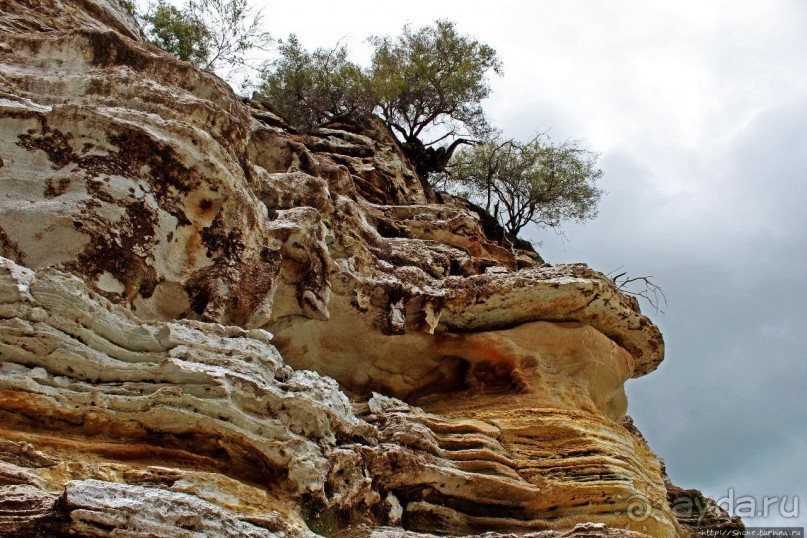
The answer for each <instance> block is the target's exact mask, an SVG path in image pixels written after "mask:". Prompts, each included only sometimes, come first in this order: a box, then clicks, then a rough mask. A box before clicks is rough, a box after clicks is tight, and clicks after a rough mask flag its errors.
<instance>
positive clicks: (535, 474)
mask: <svg viewBox="0 0 807 538" xmlns="http://www.w3.org/2000/svg"><path fill="white" fill-rule="evenodd" d="M0 9H1V10H2V13H0V32H2V35H0V133H2V136H0V185H1V186H2V187H1V188H0V256H2V258H0V416H2V421H0V532H2V533H3V534H4V535H19V536H28V535H51V534H59V533H66V532H71V533H75V534H78V535H87V536H112V535H115V536H199V535H205V536H311V535H314V534H320V535H324V536H337V535H342V536H402V537H403V536H427V535H428V534H425V533H433V532H438V533H452V534H460V535H469V534H478V533H484V532H499V533H515V534H528V535H530V536H546V537H551V536H603V537H605V536H637V537H638V536H652V537H674V536H687V535H689V533H690V531H691V530H692V529H693V528H696V527H697V526H698V525H699V524H700V520H699V519H698V518H693V517H692V514H690V515H689V516H690V517H689V518H688V519H687V518H683V517H681V518H680V522H679V516H680V515H679V514H676V513H675V512H674V510H673V507H674V505H673V498H672V494H670V493H669V491H673V490H672V489H671V488H674V486H671V485H669V484H668V483H666V482H665V477H666V475H665V474H664V471H663V465H662V464H661V462H660V461H659V459H658V458H657V457H656V456H655V455H654V454H653V453H652V451H651V450H650V449H649V448H648V446H647V444H646V443H645V442H644V440H643V439H642V438H641V435H640V434H638V432H636V431H635V429H634V428H633V427H632V424H631V423H630V422H629V421H628V422H624V421H625V420H626V417H625V413H626V409H627V400H626V397H625V393H624V389H623V386H624V383H625V382H626V380H628V379H630V378H632V377H637V376H641V375H645V374H648V373H650V372H652V371H653V370H654V369H655V368H656V367H657V366H658V364H659V363H660V362H661V360H662V358H663V352H664V349H663V341H662V338H661V335H660V333H659V331H658V329H657V328H656V327H655V326H654V325H653V324H652V323H651V322H650V321H649V320H648V319H647V318H646V317H645V316H644V315H642V314H641V312H640V311H639V308H638V305H637V304H636V302H635V300H633V299H632V298H630V297H627V296H625V295H623V294H622V293H620V291H619V290H618V289H616V287H615V286H614V285H613V283H612V282H611V281H610V280H609V279H608V278H607V277H605V276H604V275H602V274H601V273H598V272H596V271H594V270H591V269H589V268H588V267H586V266H585V265H549V264H545V263H543V261H542V260H541V259H540V258H539V257H538V256H537V255H535V254H534V253H530V252H526V251H519V250H508V249H505V248H502V247H501V246H500V245H499V244H497V243H496V242H495V241H492V240H491V239H489V238H488V237H486V235H485V233H484V231H483V228H482V223H481V221H480V218H479V215H477V214H476V213H475V212H474V211H472V210H470V209H469V208H468V207H467V206H466V205H463V204H461V203H456V202H452V201H450V200H448V199H446V200H443V203H437V200H436V199H435V197H434V194H433V193H431V192H430V191H429V190H428V188H426V189H424V187H423V185H422V184H421V181H420V179H419V178H418V176H417V174H416V173H415V172H414V171H413V170H412V168H411V166H410V165H409V164H408V163H407V161H406V159H405V158H404V156H403V154H402V153H401V151H400V148H399V146H398V144H397V143H396V141H395V139H394V137H393V136H392V134H391V133H390V132H389V131H388V130H387V129H386V127H385V126H384V125H383V123H381V122H380V121H377V120H375V119H368V120H362V121H358V122H355V123H350V124H334V125H330V126H328V127H327V128H320V129H317V130H314V131H312V132H306V133H303V132H298V131H296V130H295V129H294V128H293V127H291V126H288V125H286V124H285V122H284V121H283V120H282V119H281V118H279V117H277V116H276V115H275V114H273V113H272V107H271V104H268V103H263V102H260V101H249V102H245V101H243V100H242V99H240V98H238V97H237V96H236V95H235V94H234V93H233V92H232V91H231V90H230V88H229V87H228V86H227V85H226V84H225V83H223V82H222V81H221V80H220V79H218V78H217V77H215V76H213V75H211V74H208V73H204V72H201V71H198V70H197V69H195V68H193V67H192V66H191V65H189V64H187V63H184V62H180V61H178V60H176V59H174V58H172V57H171V56H169V55H168V54H166V53H164V52H162V51H160V50H158V49H156V48H154V47H153V46H151V45H149V44H146V43H144V42H143V40H142V38H141V36H140V33H139V30H138V28H137V25H136V23H135V22H134V21H133V20H132V19H131V17H130V16H129V15H128V14H127V12H126V10H125V9H124V8H122V7H121V6H120V5H118V3H117V2H116V1H115V0H73V1H67V0H42V1H41V2H39V5H37V6H36V7H35V9H31V7H30V6H29V5H28V3H27V2H26V1H24V0H4V2H3V3H2V5H0ZM681 491H684V490H681ZM712 516H713V517H712ZM710 517H712V519H710V520H709V525H731V524H738V523H731V522H730V521H729V520H727V519H726V517H725V514H722V513H720V512H719V510H717V511H715V510H713V511H712V512H710ZM721 518H722V519H721ZM727 522H728V523H727Z"/></svg>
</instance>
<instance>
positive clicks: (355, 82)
mask: <svg viewBox="0 0 807 538" xmlns="http://www.w3.org/2000/svg"><path fill="white" fill-rule="evenodd" d="M279 52H280V57H279V58H278V59H277V60H275V61H274V62H273V63H272V64H271V66H270V68H268V69H266V70H265V71H264V73H263V85H262V86H261V88H260V91H261V92H262V93H264V94H265V95H267V96H268V97H269V98H270V100H271V101H272V104H273V105H274V106H275V107H276V108H277V110H278V111H279V112H280V113H281V114H282V115H283V117H284V118H285V119H286V120H288V121H289V122H291V123H292V124H294V125H298V126H300V127H312V126H314V125H317V124H320V123H323V122H327V121H332V120H334V119H336V118H338V117H340V116H346V115H363V114H369V113H370V112H372V109H373V102H372V100H371V99H370V96H369V94H368V92H367V79H366V77H365V75H364V73H363V72H362V70H361V68H360V67H359V66H358V65H356V64H354V63H352V62H350V61H348V59H347V54H348V51H347V47H345V46H344V45H339V46H337V47H336V48H333V49H324V48H319V49H317V50H315V51H314V52H308V51H306V50H305V49H304V48H303V47H302V46H301V45H300V42H299V41H298V40H297V37H296V36H294V35H291V36H289V38H288V40H286V41H281V42H280V46H279Z"/></svg>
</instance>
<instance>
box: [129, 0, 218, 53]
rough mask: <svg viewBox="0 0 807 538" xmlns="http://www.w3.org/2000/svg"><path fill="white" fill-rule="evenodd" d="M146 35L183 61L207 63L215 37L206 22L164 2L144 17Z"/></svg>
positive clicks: (186, 10)
mask: <svg viewBox="0 0 807 538" xmlns="http://www.w3.org/2000/svg"><path fill="white" fill-rule="evenodd" d="M143 20H144V21H145V22H146V23H147V25H146V27H145V30H146V34H147V36H148V38H149V40H151V42H152V43H154V44H155V45H157V46H158V47H160V48H161V49H163V50H165V51H168V52H170V53H171V54H173V55H174V56H176V57H177V58H179V59H180V60H185V61H186V62H192V63H194V64H196V65H204V64H207V59H208V58H209V56H210V47H211V39H212V36H211V34H210V31H209V30H208V29H207V27H206V26H205V23H204V21H203V20H202V19H200V18H199V17H198V16H196V15H195V14H194V12H193V11H192V10H190V9H188V8H187V7H186V8H185V9H183V10H179V9H177V8H176V7H174V6H173V5H171V4H169V3H168V2H166V1H165V0H160V1H159V2H158V3H157V5H156V6H155V7H154V8H153V9H152V10H151V11H149V12H148V13H145V14H144V15H143Z"/></svg>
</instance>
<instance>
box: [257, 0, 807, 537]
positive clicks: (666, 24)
mask: <svg viewBox="0 0 807 538" xmlns="http://www.w3.org/2000/svg"><path fill="white" fill-rule="evenodd" d="M264 1H265V0H264ZM649 4H650V2H646V1H638V0H637V1H627V0H618V1H613V0H609V1H607V2H606V1H601V2H593V1H582V0H572V1H569V0H564V1H561V0H557V1H555V2H547V1H529V2H528V1H509V2H508V1H503V2H498V3H493V2H489V1H487V2H473V1H467V0H466V1H440V2H436V1H434V0H431V1H420V0H406V1H403V2H378V1H373V2H370V1H357V2H339V3H333V2H328V1H319V0H308V1H306V2H305V3H304V4H299V3H298V4H292V3H289V2H285V3H280V2H266V3H265V5H266V9H265V14H266V22H267V26H268V30H269V31H270V32H272V34H273V35H274V36H275V37H283V36H285V35H287V34H289V33H292V32H293V33H296V34H297V35H298V37H299V38H300V40H301V42H302V43H303V44H304V45H306V46H307V47H309V48H314V47H317V46H333V45H334V44H335V43H337V41H340V40H341V41H342V42H343V43H345V44H347V45H348V46H349V47H350V48H351V50H353V51H354V52H355V57H356V58H357V59H359V60H361V59H363V58H366V55H367V47H366V44H365V43H364V41H363V40H364V38H365V37H366V36H368V35H370V34H376V35H385V34H392V35H394V34H397V33H399V31H400V29H401V26H402V25H403V24H404V23H405V22H411V23H412V24H413V25H414V26H416V27H417V26H421V25H425V24H428V23H430V22H432V21H433V20H434V19H436V18H448V19H451V20H453V21H455V22H456V23H457V28H458V30H459V31H460V32H462V33H464V34H470V35H472V36H474V37H476V38H478V39H479V40H480V41H483V42H486V43H488V44H490V45H492V46H493V47H494V48H495V49H496V50H497V51H498V52H499V54H500V56H501V59H502V61H503V63H504V76H503V77H502V78H499V79H496V80H494V81H493V82H492V86H493V90H494V91H493V95H492V97H491V98H490V100H489V101H488V102H487V103H486V108H487V110H488V111H489V112H490V115H491V117H492V119H493V121H494V123H495V125H497V126H498V127H499V128H501V129H502V130H503V131H504V133H505V134H506V135H508V136H515V137H522V138H526V137H529V136H530V135H531V134H533V133H534V132H536V131H539V130H541V131H543V130H546V129H550V128H551V132H552V134H553V136H554V138H556V139H563V138H566V137H572V138H584V139H586V141H587V144H588V146H589V147H590V148H591V149H594V150H596V151H599V152H601V153H602V157H601V161H600V162H601V166H602V168H603V170H604V172H605V176H604V178H603V180H602V187H603V188H604V189H605V190H606V191H607V192H608V194H607V196H606V197H605V198H604V199H603V201H602V203H601V206H600V214H599V217H598V218H597V219H596V220H594V221H592V222H589V223H588V224H586V225H584V226H575V225H569V226H566V227H565V230H566V232H567V234H566V235H567V239H566V242H563V241H562V240H561V239H560V238H559V237H557V236H556V235H555V234H553V233H552V232H546V231H537V230H533V231H532V232H529V234H528V235H529V236H530V237H531V238H532V239H534V240H536V241H542V242H543V245H542V247H541V248H540V249H539V250H540V252H541V253H542V254H543V255H544V257H545V258H546V259H547V260H548V261H550V262H577V261H584V262H587V263H588V264H589V265H591V266H592V267H594V268H596V269H599V270H602V271H605V272H608V271H611V270H613V269H616V268H618V267H624V269H623V270H627V271H628V272H629V273H630V274H632V275H652V276H653V279H654V280H655V281H656V282H657V283H658V284H660V285H661V286H662V287H663V288H664V290H665V291H666V295H667V298H668V301H669V306H668V308H666V315H663V316H662V315H660V314H655V313H654V312H653V311H652V309H651V310H649V311H648V309H647V307H646V306H645V307H644V308H645V311H646V312H648V313H649V315H650V316H651V318H653V319H654V321H655V322H656V323H657V324H658V325H659V326H660V327H661V328H662V330H663V332H664V335H665V340H666V343H667V356H666V360H665V362H664V363H663V364H662V366H661V367H660V368H659V369H658V370H657V371H656V372H655V373H653V374H651V375H649V376H647V377H645V378H642V379H640V380H636V381H630V382H629V383H628V394H629V397H630V410H629V413H630V414H632V415H633V416H634V417H635V419H636V421H637V423H638V425H639V427H640V428H641V430H642V431H643V432H644V434H645V436H646V437H647V438H648V440H649V442H650V444H651V446H652V447H653V448H654V449H655V451H656V452H657V453H658V454H659V455H660V456H661V457H662V458H664V459H665V460H666V462H667V465H668V471H669V473H670V475H671V477H672V478H673V480H674V482H675V483H677V484H678V485H681V486H683V487H696V488H699V489H702V490H703V491H704V492H705V493H707V494H709V495H711V496H713V497H716V498H720V497H724V496H726V495H728V494H729V489H730V488H733V489H734V494H735V498H736V497H740V496H744V495H751V496H753V497H754V498H755V499H757V502H758V503H761V501H762V498H763V496H766V495H767V496H780V497H781V496H785V495H786V496H788V504H787V507H788V508H792V503H793V499H792V497H793V496H794V495H799V496H801V498H802V499H801V500H802V501H803V502H804V503H807V413H806V412H805V409H806V408H807V406H805V403H804V396H803V394H804V388H805V387H804V385H805V380H807V356H805V334H806V333H807V315H806V314H805V305H807V287H805V284H804V282H805V277H804V273H805V270H806V269H807V244H806V243H807V241H805V230H807V212H805V208H804V204H805V203H807V2H800V1H796V0H794V1H791V2H788V1H776V0H758V1H754V2H747V1H741V0H740V1H738V0H734V1H732V2H729V1H709V0H701V1H682V0H677V1H675V2H664V3H662V2H655V3H653V4H654V5H653V6H650V5H649ZM303 6H304V7H303ZM799 508H800V517H799V518H798V520H797V521H798V523H799V524H800V525H804V524H805V521H807V506H804V507H802V506H799ZM772 511H774V512H776V511H775V510H772ZM795 522H796V521H794V520H793V519H791V520H785V519H781V518H779V517H778V516H777V515H776V514H775V513H774V514H773V515H771V516H770V517H769V518H767V519H764V518H760V517H756V518H752V519H749V518H746V523H747V524H750V525H754V526H760V525H773V524H791V525H793V524H795Z"/></svg>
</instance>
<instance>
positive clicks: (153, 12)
mask: <svg viewBox="0 0 807 538" xmlns="http://www.w3.org/2000/svg"><path fill="white" fill-rule="evenodd" d="M139 18H140V19H141V20H142V22H143V31H144V32H145V33H146V36H147V37H148V38H149V40H150V41H151V42H152V43H154V44H155V45H157V46H158V47H160V48H161V49H163V50H166V51H168V52H170V53H171V54H173V55H174V56H176V57H177V58H179V59H180V60H186V61H189V62H191V63H193V64H194V65H196V66H198V67H199V68H201V69H204V70H205V71H211V72H212V71H215V72H217V73H219V74H221V75H222V76H223V77H224V78H225V79H227V78H229V77H230V76H231V75H232V74H234V73H235V72H237V71H239V70H241V69H243V68H251V67H252V65H251V62H250V61H249V59H248V58H247V53H249V52H250V51H252V50H255V49H265V48H266V46H267V45H268V44H269V43H270V37H269V34H268V33H266V32H264V31H263V30H262V29H261V27H262V24H263V23H262V14H261V12H260V11H257V12H254V11H253V10H252V9H250V7H249V6H248V5H247V0H188V2H187V3H186V4H185V5H184V6H183V7H182V8H181V9H180V8H177V7H175V6H174V5H172V4H170V3H169V2H167V1H166V0H158V2H157V3H156V4H154V5H149V6H148V8H146V9H145V11H144V12H142V13H141V14H140V16H139Z"/></svg>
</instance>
